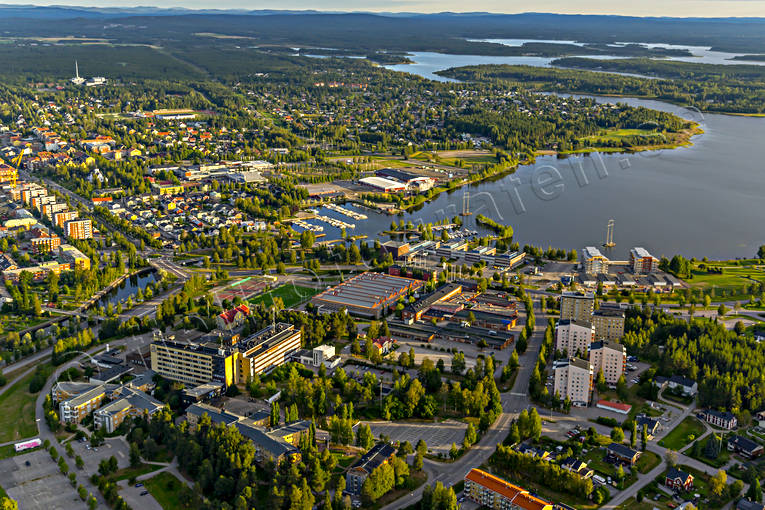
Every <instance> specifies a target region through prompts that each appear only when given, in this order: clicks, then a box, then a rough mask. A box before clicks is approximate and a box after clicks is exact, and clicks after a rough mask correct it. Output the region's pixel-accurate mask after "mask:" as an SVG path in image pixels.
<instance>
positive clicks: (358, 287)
mask: <svg viewBox="0 0 765 510" xmlns="http://www.w3.org/2000/svg"><path fill="white" fill-rule="evenodd" d="M423 284H424V282H421V281H420V280H414V279H412V278H403V277H400V276H391V275H387V274H383V273H371V272H367V273H361V274H360V275H357V276H354V277H353V278H350V279H349V280H346V281H345V282H343V283H341V284H339V285H337V286H335V287H332V288H331V289H328V290H325V291H324V292H322V293H321V294H319V295H317V296H316V297H315V298H314V299H315V300H317V301H326V302H329V303H333V304H335V305H346V306H352V307H359V308H376V307H378V306H381V305H383V304H385V303H386V302H388V301H390V300H392V299H396V298H397V297H398V296H400V295H402V294H403V293H404V292H405V291H406V290H408V289H410V288H418V287H420V286H422V285H423Z"/></svg>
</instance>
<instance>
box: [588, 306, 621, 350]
mask: <svg viewBox="0 0 765 510" xmlns="http://www.w3.org/2000/svg"><path fill="white" fill-rule="evenodd" d="M592 325H593V327H594V328H595V340H610V341H612V342H617V341H619V340H621V338H622V337H623V336H624V311H623V310H621V309H619V308H608V307H602V308H600V309H599V310H595V311H594V312H593V313H592Z"/></svg>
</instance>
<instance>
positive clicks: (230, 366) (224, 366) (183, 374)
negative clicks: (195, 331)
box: [149, 340, 234, 387]
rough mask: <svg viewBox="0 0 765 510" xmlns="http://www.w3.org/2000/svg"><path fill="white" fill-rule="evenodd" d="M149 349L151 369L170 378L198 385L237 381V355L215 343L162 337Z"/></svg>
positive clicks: (227, 383)
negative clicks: (235, 371) (162, 338)
mask: <svg viewBox="0 0 765 510" xmlns="http://www.w3.org/2000/svg"><path fill="white" fill-rule="evenodd" d="M149 352H150V354H151V369H152V370H154V371H155V372H156V373H158V374H159V375H161V376H162V377H165V378H167V379H172V380H173V381H179V382H182V383H185V384H191V385H194V386H197V385H200V384H204V383H206V382H210V381H218V382H221V383H223V384H225V385H226V386H227V387H228V386H230V385H232V384H234V357H233V354H232V353H231V352H230V351H227V350H226V349H225V348H223V347H221V346H219V345H217V344H215V343H212V342H209V343H199V344H186V343H180V342H174V341H168V340H160V341H154V342H152V343H151V346H150V351H149Z"/></svg>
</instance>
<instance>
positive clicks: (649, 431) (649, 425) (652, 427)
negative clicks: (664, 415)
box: [635, 414, 661, 441]
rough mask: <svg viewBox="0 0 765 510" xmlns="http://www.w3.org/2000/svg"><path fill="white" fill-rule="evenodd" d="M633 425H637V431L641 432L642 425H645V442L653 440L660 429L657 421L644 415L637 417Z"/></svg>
mask: <svg viewBox="0 0 765 510" xmlns="http://www.w3.org/2000/svg"><path fill="white" fill-rule="evenodd" d="M635 423H636V424H637V429H638V431H641V430H643V425H645V428H646V431H645V432H646V440H648V441H650V440H651V439H653V438H654V436H655V435H656V433H657V432H658V431H659V429H661V424H660V423H659V420H657V419H655V418H651V417H649V416H646V415H644V414H640V415H638V416H637V417H636V418H635Z"/></svg>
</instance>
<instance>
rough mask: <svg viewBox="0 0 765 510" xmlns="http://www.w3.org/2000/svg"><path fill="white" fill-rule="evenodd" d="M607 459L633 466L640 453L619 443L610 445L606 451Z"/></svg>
mask: <svg viewBox="0 0 765 510" xmlns="http://www.w3.org/2000/svg"><path fill="white" fill-rule="evenodd" d="M606 455H607V457H608V458H609V459H611V460H613V461H615V462H620V463H622V464H629V465H631V466H632V465H634V464H635V463H636V462H637V460H638V458H639V457H640V452H639V451H637V450H633V449H632V448H630V447H629V446H625V445H623V444H621V443H611V444H610V445H608V448H607V449H606Z"/></svg>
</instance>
